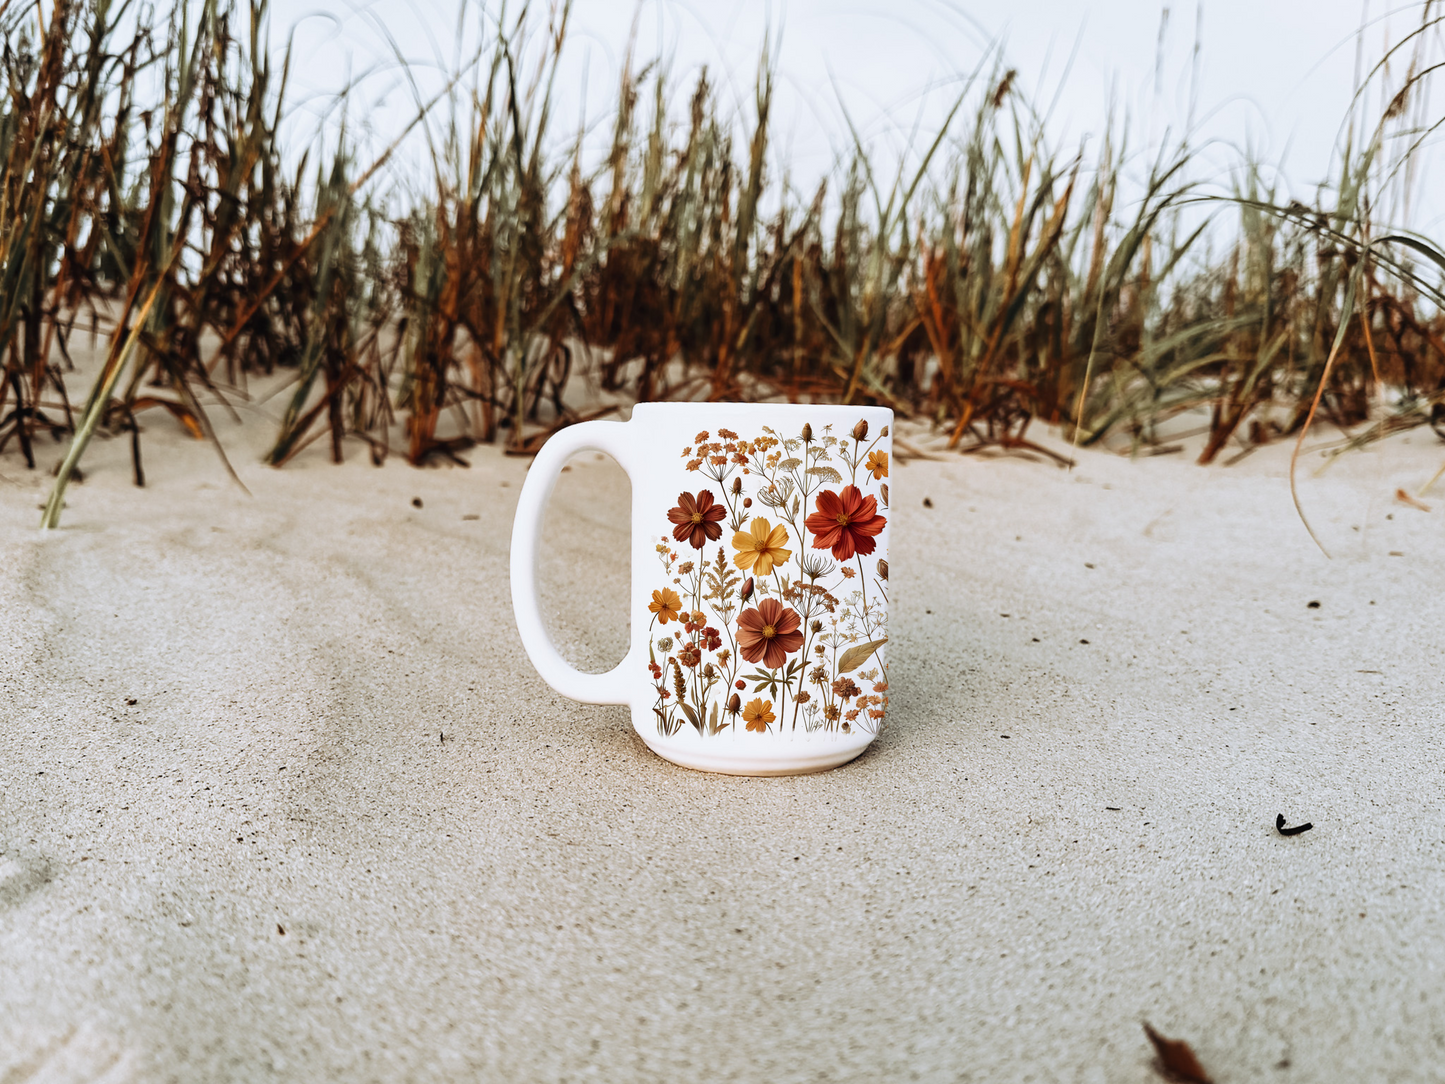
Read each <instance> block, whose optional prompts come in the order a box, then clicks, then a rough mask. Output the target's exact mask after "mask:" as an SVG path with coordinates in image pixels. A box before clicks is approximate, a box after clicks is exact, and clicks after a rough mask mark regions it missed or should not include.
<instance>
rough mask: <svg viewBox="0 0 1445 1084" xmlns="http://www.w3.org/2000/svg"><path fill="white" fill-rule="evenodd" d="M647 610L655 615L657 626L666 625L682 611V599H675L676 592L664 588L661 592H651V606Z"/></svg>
mask: <svg viewBox="0 0 1445 1084" xmlns="http://www.w3.org/2000/svg"><path fill="white" fill-rule="evenodd" d="M648 609H649V610H651V611H652V612H653V613H655V614H656V615H657V622H658V624H660V625H666V624H667V623H668V622H669V621H671V620H672V619H673V618H675V617H677V611H678V610H680V609H682V599H680V598H678V597H677V592H676V591H669V590H668V589H667V588H666V587H664V588H663V589H662V590H661V591H654V592H652V605H651V606H649V607H648Z"/></svg>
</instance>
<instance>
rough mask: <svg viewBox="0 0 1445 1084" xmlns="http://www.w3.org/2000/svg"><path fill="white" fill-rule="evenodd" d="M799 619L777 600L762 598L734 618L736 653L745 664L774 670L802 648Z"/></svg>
mask: <svg viewBox="0 0 1445 1084" xmlns="http://www.w3.org/2000/svg"><path fill="white" fill-rule="evenodd" d="M802 624H803V621H802V618H800V617H799V616H798V615H797V612H796V611H794V610H790V609H788V608H787V607H786V606H784V605H783V604H782V603H781V602H779V601H778V600H777V599H773V598H765V599H763V601H762V602H760V603H758V605H757V608H756V609H753V610H744V611H743V612H742V613H741V614H739V615H738V651H739V652H740V653H741V654H742V657H743V658H744V659H746V660H747V661H748V662H760V663H762V664H763V665H764V666H766V667H767V668H768V669H769V670H776V669H777V668H778V667H780V666H782V665H783V663H785V662H787V660H788V656H789V655H790V654H792V653H793V652H794V651H797V650H798V648H800V647H802V646H803V634H802V632H801V631H799V630H800V629H801V628H802Z"/></svg>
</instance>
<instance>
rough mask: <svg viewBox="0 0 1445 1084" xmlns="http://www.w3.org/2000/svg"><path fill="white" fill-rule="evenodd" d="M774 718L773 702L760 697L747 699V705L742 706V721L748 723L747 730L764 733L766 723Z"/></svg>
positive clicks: (766, 726)
mask: <svg viewBox="0 0 1445 1084" xmlns="http://www.w3.org/2000/svg"><path fill="white" fill-rule="evenodd" d="M776 718H777V716H776V715H774V714H773V702H772V701H771V700H764V699H763V698H762V697H758V698H757V699H756V700H749V701H748V706H747V707H745V708H743V721H744V722H746V723H747V724H748V729H749V730H756V731H757V732H758V733H759V734H766V733H767V732H768V724H769V723H771V722H772V721H773V720H775V719H776Z"/></svg>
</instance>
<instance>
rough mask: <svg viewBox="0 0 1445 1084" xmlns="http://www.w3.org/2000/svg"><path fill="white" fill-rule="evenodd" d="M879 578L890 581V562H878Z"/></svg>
mask: <svg viewBox="0 0 1445 1084" xmlns="http://www.w3.org/2000/svg"><path fill="white" fill-rule="evenodd" d="M878 578H879V579H883V580H886V579H888V562H887V561H879V562H878Z"/></svg>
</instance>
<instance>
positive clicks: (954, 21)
mask: <svg viewBox="0 0 1445 1084" xmlns="http://www.w3.org/2000/svg"><path fill="white" fill-rule="evenodd" d="M533 7H534V9H536V10H539V11H540V10H545V9H544V8H542V6H541V5H539V4H537V3H536V2H535V0H534V4H533ZM511 9H512V11H513V12H515V11H516V10H517V3H516V0H512V3H511ZM311 10H312V11H314V12H316V13H318V14H315V15H310V16H307V17H303V18H300V19H298V20H297V21H296V22H295V24H294V25H295V33H296V39H295V47H296V56H297V58H298V61H299V63H298V64H297V65H296V74H295V76H294V77H293V88H294V89H295V91H297V92H300V93H301V94H303V95H304V94H305V93H307V92H318V93H319V95H320V96H321V97H320V98H318V100H323V99H324V96H325V94H327V93H328V92H330V91H331V90H333V89H334V88H335V87H337V86H339V85H341V83H342V82H344V80H345V78H346V73H348V72H350V73H352V75H353V76H354V75H356V74H357V73H361V72H364V71H369V70H374V71H375V74H374V75H372V76H370V77H369V78H367V79H366V80H365V81H364V82H363V83H362V84H361V88H360V89H359V91H358V93H357V96H356V99H355V101H356V103H357V104H354V105H353V107H352V109H353V113H356V114H359V115H358V116H354V117H353V120H352V123H353V125H355V124H357V123H365V122H368V121H369V122H370V123H371V124H372V125H373V127H374V128H376V129H377V130H378V132H381V133H384V132H385V131H387V130H388V129H394V128H395V127H396V126H397V125H398V124H400V123H403V117H404V114H405V112H406V110H407V109H408V108H409V107H410V101H411V93H410V92H409V91H408V90H407V89H406V87H405V86H404V85H398V83H399V79H398V76H397V74H396V70H395V68H394V66H391V65H390V64H389V59H390V57H391V55H392V53H391V51H392V49H393V47H395V48H396V49H399V50H400V52H401V54H402V55H404V56H406V57H407V59H408V60H409V61H411V62H412V64H413V70H414V72H416V73H419V74H418V76H417V77H418V78H419V80H420V81H421V82H423V83H426V82H427V79H428V72H429V70H437V69H442V68H446V67H447V66H448V65H450V64H452V63H453V62H454V57H455V55H456V52H457V43H458V35H457V30H456V28H457V25H458V19H457V6H456V3H455V0H371V2H370V3H364V2H363V0H319V3H318V5H317V7H315V8H314V9H311ZM498 10H499V5H498V4H496V3H490V4H488V5H486V6H484V7H476V6H474V7H473V9H472V11H473V17H472V19H471V22H472V25H475V24H476V22H477V19H476V16H475V13H476V12H477V11H486V12H489V13H490V17H491V18H492V19H495V17H496V12H497V11H498ZM1420 10H1421V7H1420V5H1419V4H1403V5H1402V4H1395V5H1389V4H1387V3H1385V2H1383V0H1363V2H1362V0H1205V2H1204V3H1202V4H1196V3H1195V2H1194V0H1189V2H1180V0H1168V2H1166V3H1160V2H1159V0H1100V2H1095V3H1089V2H1080V0H1014V2H1012V3H997V2H995V3H982V2H975V0H775V2H764V0H646V2H644V3H642V4H640V5H639V4H637V3H636V2H635V0H576V3H575V5H574V8H573V17H572V24H571V34H570V36H569V39H570V41H569V45H568V51H567V54H566V62H565V64H564V66H563V69H562V75H561V79H560V82H559V86H558V94H557V101H558V119H557V123H556V126H555V129H554V130H555V131H556V132H557V133H558V135H559V138H560V137H561V136H563V135H565V134H570V133H572V132H575V130H576V128H577V125H578V118H579V116H581V115H583V114H584V113H585V114H586V116H587V118H588V119H589V120H590V121H592V122H594V123H596V122H598V121H599V120H600V121H602V122H603V123H602V126H601V129H600V130H601V131H604V132H605V127H606V124H605V122H606V119H607V117H608V110H609V108H610V106H611V104H612V103H613V101H615V93H616V86H617V79H618V73H619V71H620V67H621V64H622V62H623V58H624V56H625V53H626V47H627V41H628V38H629V34H630V33H631V31H632V28H633V26H634V22H635V25H636V28H637V43H638V44H637V51H638V54H639V56H640V57H642V58H644V59H650V58H653V57H659V56H660V57H662V58H664V59H665V61H666V62H667V65H668V67H669V69H670V71H671V73H672V78H673V81H674V84H675V86H676V87H677V90H676V92H675V93H674V94H673V96H672V100H673V103H674V106H675V107H676V108H678V109H679V110H681V108H683V107H685V104H686V98H687V92H688V90H689V88H690V84H691V82H692V80H693V79H694V78H695V75H696V72H697V70H698V69H699V68H701V67H702V66H703V65H707V66H708V68H709V70H710V72H711V73H712V75H713V78H714V81H715V82H716V83H717V84H718V86H719V89H720V91H721V93H722V94H723V95H724V98H725V101H728V102H730V103H733V104H736V105H738V106H739V107H741V108H742V109H743V110H744V111H745V114H746V113H747V112H750V110H751V94H752V84H753V78H754V73H755V71H756V68H757V60H758V56H759V53H760V50H761V49H762V46H763V42H764V40H765V38H767V37H769V36H771V37H772V39H773V40H774V41H775V42H776V44H777V57H776V60H777V70H778V76H779V88H778V89H779V93H778V102H777V105H776V113H775V125H774V133H775V141H776V143H775V146H776V149H777V151H778V153H779V155H780V158H781V160H783V161H784V162H785V164H786V165H787V167H788V168H789V170H790V173H791V175H792V176H793V177H794V179H795V180H796V181H797V182H798V183H799V185H800V187H804V188H806V187H810V184H809V182H810V181H811V180H812V179H815V178H816V176H817V175H818V174H819V173H821V172H823V171H825V170H826V169H827V168H828V166H829V165H830V163H831V162H832V161H833V160H834V156H835V154H836V152H837V151H838V150H839V149H841V148H842V147H844V146H845V145H846V142H847V138H848V137H847V127H846V123H845V121H844V117H843V113H842V111H841V109H840V105H839V103H840V101H841V102H843V103H846V106H847V109H848V112H849V114H850V115H851V116H852V117H853V119H854V121H855V122H856V123H857V124H858V125H859V127H860V128H861V129H862V131H863V133H864V136H865V139H867V140H868V141H869V142H870V143H873V144H875V145H877V144H881V143H884V142H886V141H889V140H892V141H893V142H894V143H895V144H901V143H903V142H906V141H907V140H908V139H909V135H908V133H909V131H910V130H911V129H912V127H913V126H914V125H915V123H918V124H921V130H923V131H925V132H926V131H927V130H928V128H929V126H930V124H935V123H936V122H937V120H938V118H939V117H940V116H941V115H942V113H943V111H944V109H945V108H946V105H947V104H948V103H949V102H950V101H951V99H952V95H954V94H956V93H957V92H958V88H960V87H961V85H962V83H961V81H962V79H963V78H964V77H965V76H966V75H967V74H968V73H970V72H972V71H974V70H976V69H978V68H979V66H980V65H981V64H985V65H986V64H987V63H988V61H989V58H990V56H991V54H990V53H989V50H991V49H1000V50H1001V51H1002V56H1003V57H1004V61H1003V63H1004V64H1006V65H1007V66H1009V67H1015V68H1017V69H1018V71H1019V78H1020V80H1021V83H1022V87H1023V89H1024V90H1026V92H1027V93H1028V94H1029V96H1030V98H1031V99H1032V100H1033V101H1034V102H1035V104H1036V105H1037V107H1038V108H1040V109H1045V108H1048V107H1049V106H1050V105H1051V104H1052V105H1053V115H1052V118H1051V123H1050V125H1049V132H1050V134H1051V138H1052V139H1053V140H1054V142H1055V145H1056V147H1058V148H1059V149H1063V150H1070V151H1071V150H1072V149H1074V148H1075V147H1077V146H1078V145H1079V143H1080V141H1081V140H1085V139H1086V138H1088V137H1095V138H1096V137H1097V136H1098V134H1099V133H1100V132H1101V131H1102V129H1103V127H1104V124H1105V118H1106V115H1107V113H1108V110H1109V107H1110V105H1111V103H1112V105H1113V107H1114V110H1115V113H1116V115H1117V116H1119V117H1120V118H1122V117H1123V116H1124V115H1125V114H1127V115H1128V117H1129V119H1130V124H1131V131H1132V132H1133V134H1134V139H1135V141H1136V143H1138V142H1140V141H1146V140H1149V139H1150V138H1153V139H1157V138H1159V137H1160V136H1161V135H1162V134H1163V133H1164V132H1165V131H1166V130H1169V131H1172V132H1179V131H1182V129H1183V128H1184V126H1185V125H1186V123H1187V121H1188V119H1189V117H1190V115H1191V108H1190V97H1191V94H1190V92H1191V87H1194V88H1195V92H1194V93H1195V98H1196V99H1197V100H1196V104H1195V106H1194V111H1193V116H1194V120H1195V132H1196V139H1195V141H1196V142H1198V143H1209V142H1211V141H1213V143H1214V145H1215V147H1216V150H1215V151H1214V152H1213V155H1214V157H1213V158H1211V159H1210V161H1218V162H1219V163H1220V165H1219V169H1220V172H1221V173H1223V171H1224V170H1225V169H1226V168H1227V165H1228V164H1230V163H1232V162H1234V161H1236V160H1237V158H1236V156H1235V155H1234V154H1233V152H1232V151H1229V150H1227V149H1226V146H1227V147H1237V148H1243V147H1245V146H1246V145H1248V146H1249V147H1251V148H1252V149H1253V151H1254V153H1255V155H1256V156H1257V157H1258V158H1260V159H1262V160H1263V161H1265V162H1266V163H1270V164H1282V165H1283V167H1284V177H1285V178H1286V179H1287V182H1288V185H1289V194H1291V195H1298V196H1300V197H1301V198H1305V199H1308V198H1309V197H1310V196H1311V195H1312V193H1313V189H1314V185H1315V184H1317V183H1318V182H1320V181H1322V180H1323V179H1324V178H1325V177H1326V175H1327V173H1328V171H1329V168H1330V166H1331V153H1332V149H1333V148H1334V147H1335V145H1336V141H1337V138H1338V136H1339V133H1340V124H1341V120H1342V118H1343V117H1344V115H1345V112H1346V110H1347V108H1348V106H1349V104H1350V99H1351V95H1352V93H1353V91H1354V86H1355V78H1356V70H1357V68H1356V64H1357V60H1356V55H1357V36H1358V35H1359V34H1360V29H1361V26H1362V25H1363V26H1364V27H1365V29H1364V31H1363V39H1362V53H1363V56H1364V58H1365V66H1366V68H1367V69H1368V67H1369V66H1370V64H1372V63H1373V62H1374V61H1375V60H1377V59H1378V58H1379V57H1380V56H1381V55H1382V54H1383V52H1384V50H1385V49H1386V47H1387V45H1388V43H1390V42H1392V41H1397V40H1399V38H1400V37H1401V36H1402V35H1403V34H1404V33H1405V32H1406V31H1408V30H1409V29H1410V28H1411V27H1412V26H1414V25H1415V24H1417V23H1418V21H1419V17H1420ZM382 28H384V32H383V29H382ZM276 29H277V30H285V29H286V27H285V26H284V25H282V24H280V23H278V25H277V27H276ZM388 35H389V36H390V38H391V39H392V42H388V40H387V36H388ZM1196 35H1197V40H1198V42H1199V52H1198V78H1197V84H1196V82H1195V79H1194V76H1193V71H1194V62H1193V57H1194V46H1195V42H1196ZM278 36H279V35H278ZM1161 41H1162V50H1161ZM393 43H394V44H393ZM1161 57H1162V63H1160V62H1159V61H1160V58H1161ZM433 66H435V68H433ZM1404 67H1405V65H1404V64H1403V63H1402V64H1398V65H1396V69H1395V70H1396V74H1397V76H1398V75H1399V74H1401V73H1403V69H1404ZM432 85H434V84H432ZM363 103H364V107H363ZM913 142H914V143H915V144H916V143H918V142H919V139H918V137H913ZM1435 217H1436V216H1435V214H1434V209H1433V207H1428V206H1427V208H1426V213H1425V214H1423V215H1417V216H1416V224H1417V225H1419V226H1428V225H1429V223H1430V220H1432V219H1434V218H1435ZM1437 224H1438V223H1437Z"/></svg>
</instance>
